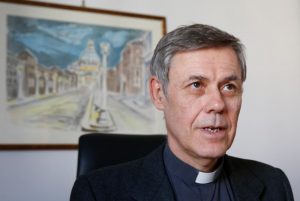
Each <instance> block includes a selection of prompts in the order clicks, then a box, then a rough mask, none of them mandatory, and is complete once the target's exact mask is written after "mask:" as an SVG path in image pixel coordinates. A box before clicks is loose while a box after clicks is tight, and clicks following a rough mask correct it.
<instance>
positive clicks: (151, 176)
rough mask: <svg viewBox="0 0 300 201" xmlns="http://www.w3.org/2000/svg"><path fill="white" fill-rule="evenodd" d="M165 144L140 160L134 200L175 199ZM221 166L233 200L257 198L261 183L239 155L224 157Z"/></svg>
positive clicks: (172, 200)
mask: <svg viewBox="0 0 300 201" xmlns="http://www.w3.org/2000/svg"><path fill="white" fill-rule="evenodd" d="M164 147H165V144H163V145H161V146H160V147H159V148H158V149H156V150H154V151H153V152H152V153H150V154H149V155H147V156H146V157H145V158H144V159H143V162H142V167H141V168H140V172H139V174H138V175H139V176H138V178H137V182H136V184H135V185H134V186H133V187H132V191H131V196H132V197H133V198H134V199H135V200H137V201H154V200H155V201H175V196H174V192H173V190H172V186H171V184H170V182H169V178H168V176H167V173H166V170H165V166H164V162H163V150H164ZM224 168H225V171H226V173H227V174H228V178H229V180H230V183H231V186H232V190H233V192H234V194H235V200H236V201H259V200H260V199H259V197H260V195H261V194H262V193H263V190H264V184H263V183H262V182H261V181H260V180H259V179H258V178H257V177H256V176H255V174H253V173H252V171H251V170H250V169H249V168H248V167H247V165H244V162H243V161H242V160H241V159H237V158H234V157H231V156H228V155H225V157H224Z"/></svg>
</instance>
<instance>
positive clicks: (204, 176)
mask: <svg viewBox="0 0 300 201" xmlns="http://www.w3.org/2000/svg"><path fill="white" fill-rule="evenodd" d="M222 168H223V160H222V162H221V164H220V165H219V167H218V168H217V169H216V170H215V171H213V172H200V171H199V172H198V175H197V177H196V180H195V183H198V184H208V183H211V182H214V181H215V180H216V179H217V178H218V177H219V176H220V174H221V172H222Z"/></svg>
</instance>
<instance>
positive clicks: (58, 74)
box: [6, 49, 78, 101]
mask: <svg viewBox="0 0 300 201" xmlns="http://www.w3.org/2000/svg"><path fill="white" fill-rule="evenodd" d="M77 82H78V78H77V74H76V73H74V72H69V71H66V70H63V69H60V68H59V67H50V68H48V67H46V66H44V65H42V64H39V63H38V60H37V58H36V57H35V56H34V54H33V53H32V52H31V51H30V50H28V49H25V50H23V51H21V52H20V53H19V54H18V55H16V56H15V55H12V54H8V55H7V70H6V86H7V100H8V101H11V100H24V99H26V98H33V99H34V98H39V97H40V96H45V95H51V94H57V93H61V92H66V91H70V90H72V89H75V88H76V87H77Z"/></svg>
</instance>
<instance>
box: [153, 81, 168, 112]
mask: <svg viewBox="0 0 300 201" xmlns="http://www.w3.org/2000/svg"><path fill="white" fill-rule="evenodd" d="M149 88H150V96H151V100H152V102H153V104H154V106H155V107H156V108H157V109H158V110H164V100H165V95H164V92H163V88H162V84H161V83H160V81H159V80H158V78H157V77H156V76H151V77H150V78H149Z"/></svg>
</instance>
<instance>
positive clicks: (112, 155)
mask: <svg viewBox="0 0 300 201" xmlns="http://www.w3.org/2000/svg"><path fill="white" fill-rule="evenodd" d="M165 140H166V135H128V134H102V133H92V134H85V135H82V136H80V138H79V148H78V166H77V177H78V176H80V175H83V174H86V173H88V172H90V171H91V170H95V169H98V168H101V167H105V166H110V165H116V164H119V163H123V162H127V161H131V160H135V159H138V158H141V157H143V156H145V155H146V154H148V153H150V152H151V151H152V150H153V149H155V148H156V147H158V146H159V145H160V144H162V143H163V142H164V141H165Z"/></svg>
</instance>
